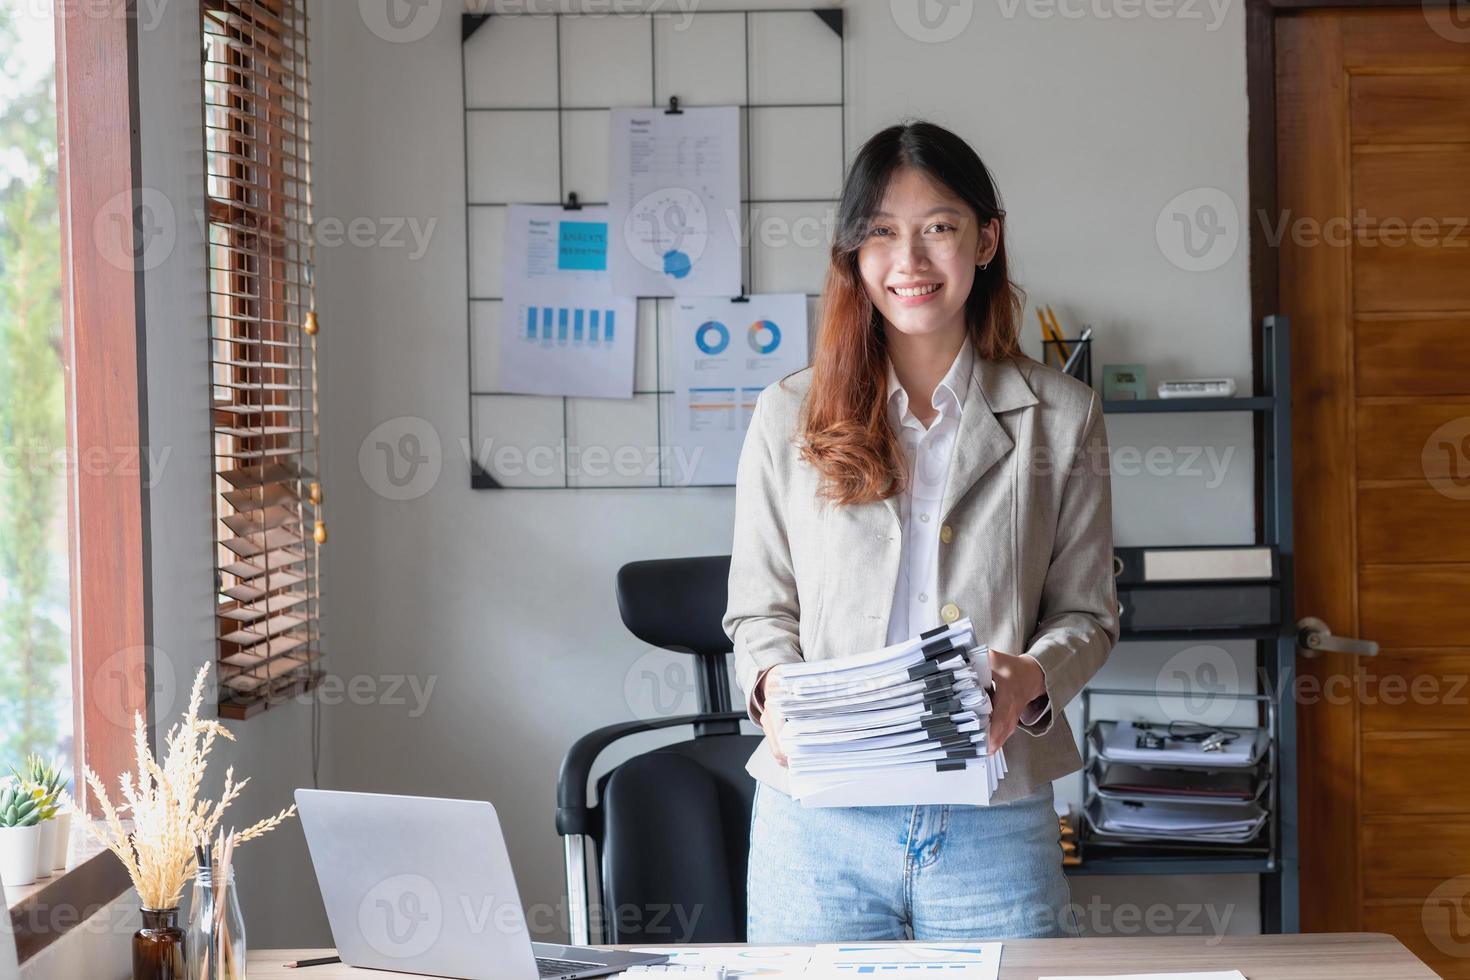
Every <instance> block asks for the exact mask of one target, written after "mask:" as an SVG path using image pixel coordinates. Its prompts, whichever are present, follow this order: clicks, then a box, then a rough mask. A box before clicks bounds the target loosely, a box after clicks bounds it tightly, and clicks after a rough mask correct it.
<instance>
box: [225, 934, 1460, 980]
mask: <svg viewBox="0 0 1470 980" xmlns="http://www.w3.org/2000/svg"><path fill="white" fill-rule="evenodd" d="M327 955H331V950H319V949H263V950H251V951H250V978H251V980H347V978H349V977H350V978H353V980H383V978H385V977H395V976H406V975H407V974H398V973H384V972H382V971H378V970H354V969H351V968H350V967H345V966H341V965H334V966H314V967H312V968H310V969H308V970H288V969H285V968H284V967H283V966H281V964H282V963H287V962H291V961H294V960H297V959H306V958H307V957H311V956H327ZM1169 970H1177V971H1203V970H1239V971H1240V972H1241V973H1244V974H1245V975H1246V977H1247V980H1288V978H1290V980H1430V978H1433V977H1434V976H1435V974H1434V973H1433V972H1432V971H1431V970H1430V969H1429V968H1428V967H1427V966H1425V965H1424V964H1423V963H1421V962H1420V961H1419V960H1418V959H1416V958H1415V956H1414V954H1413V953H1410V952H1409V951H1408V950H1407V949H1405V948H1404V947H1403V945H1402V944H1401V943H1400V942H1399V941H1398V940H1397V939H1395V938H1393V937H1392V936H1387V935H1383V934H1380V933H1317V934H1312V935H1290V936H1223V937H1220V938H1218V939H1213V938H1200V937H1195V936H1135V937H1131V938H1120V939H1016V940H1011V941H1009V942H1007V943H1006V944H1005V949H1004V950H1003V951H1002V953H1001V958H1000V976H1001V980H1035V978H1036V977H1038V976H1053V975H1061V976H1070V975H1090V974H1107V973H1161V972H1164V971H1169Z"/></svg>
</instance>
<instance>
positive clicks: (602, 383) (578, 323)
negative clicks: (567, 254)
mask: <svg viewBox="0 0 1470 980" xmlns="http://www.w3.org/2000/svg"><path fill="white" fill-rule="evenodd" d="M637 310H638V307H637V301H636V300H635V299H633V298H631V297H625V296H615V295H613V294H612V293H611V292H609V291H607V290H606V289H602V288H597V287H593V288H585V287H575V286H572V287H568V286H553V287H536V286H524V285H521V286H516V287H513V288H512V287H509V286H507V289H506V293H505V300H504V302H503V303H502V304H501V310H500V315H501V320H500V330H499V340H500V357H499V365H500V371H499V374H500V376H499V379H498V385H497V388H498V390H499V391H503V392H511V393H515V394H526V395H574V396H581V397H585V398H632V397H633V353H634V343H633V341H634V333H635V331H634V329H633V328H634V318H635V317H636V316H637Z"/></svg>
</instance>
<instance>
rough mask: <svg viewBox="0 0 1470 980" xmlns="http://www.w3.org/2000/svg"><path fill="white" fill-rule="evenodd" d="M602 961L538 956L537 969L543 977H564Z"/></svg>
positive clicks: (597, 964)
mask: <svg viewBox="0 0 1470 980" xmlns="http://www.w3.org/2000/svg"><path fill="white" fill-rule="evenodd" d="M601 965H602V964H601V963H583V962H582V961H581V960H555V959H552V958H551V957H549V956H538V957H536V971H537V973H538V974H540V975H541V976H543V977H564V976H566V975H567V974H568V973H576V972H578V971H579V970H590V969H592V968H593V967H595V966H601Z"/></svg>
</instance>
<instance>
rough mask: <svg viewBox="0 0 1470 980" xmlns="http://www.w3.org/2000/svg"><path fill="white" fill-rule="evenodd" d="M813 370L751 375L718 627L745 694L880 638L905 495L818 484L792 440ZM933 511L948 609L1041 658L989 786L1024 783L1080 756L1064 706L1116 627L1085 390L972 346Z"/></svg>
mask: <svg viewBox="0 0 1470 980" xmlns="http://www.w3.org/2000/svg"><path fill="white" fill-rule="evenodd" d="M810 383H811V369H810V368H808V369H806V370H804V371H800V372H798V373H796V374H794V375H791V376H790V377H789V378H786V379H785V380H783V381H782V382H780V383H778V384H774V385H771V386H769V387H768V388H766V389H765V390H764V391H763V392H762V393H761V395H760V397H759V399H757V401H756V406H755V410H754V415H753V417H752V419H751V424H750V429H749V431H748V433H747V434H746V437H745V444H744V447H743V449H742V450H741V455H740V463H739V468H738V471H737V476H736V481H735V539H734V544H733V547H732V550H731V558H730V598H729V605H728V607H727V608H726V610H725V616H724V628H725V632H726V633H727V634H728V635H729V636H730V639H731V640H732V641H733V643H734V649H735V675H736V679H737V681H738V682H739V684H740V686H741V688H742V689H743V690H744V691H745V692H746V695H747V697H746V706H747V711H751V710H752V706H751V704H750V697H749V695H750V691H751V689H752V687H753V685H754V683H755V679H756V677H757V676H758V675H759V674H760V672H761V671H762V670H764V669H765V668H767V667H770V666H772V665H773V664H778V663H786V662H792V661H797V660H801V659H807V660H821V659H827V658H832V657H842V656H847V655H850V654H854V653H861V652H863V651H866V650H871V649H874V648H877V647H881V646H883V645H884V641H885V640H886V639H887V633H888V616H889V612H890V610H891V608H892V602H893V593H894V585H895V583H896V579H897V576H898V566H899V550H900V547H901V537H900V525H899V512H898V504H897V501H896V500H895V499H893V498H890V499H888V500H884V501H880V502H874V503H869V504H859V505H850V506H839V505H836V504H831V503H828V502H825V501H821V500H819V499H818V495H817V486H818V479H817V473H816V470H815V469H813V468H812V467H811V466H810V465H808V464H807V463H805V462H804V461H802V459H801V458H800V455H799V453H798V451H797V448H796V445H795V438H796V434H797V432H798V431H799V428H798V426H799V422H800V419H801V416H802V406H803V403H804V400H805V395H806V392H807V389H808V387H809V385H810ZM940 521H941V522H942V524H941V530H940V541H941V544H940V554H939V595H938V599H939V601H940V603H941V605H940V614H941V616H942V618H943V619H944V620H945V621H946V622H952V621H954V620H956V619H960V618H962V617H965V616H968V617H970V619H971V621H972V622H973V623H974V626H975V630H976V634H977V638H978V639H979V640H981V641H982V642H985V643H987V644H989V645H990V646H991V647H992V648H994V649H997V650H1002V651H1004V652H1006V653H1025V654H1026V655H1028V656H1032V657H1035V658H1036V660H1037V662H1038V663H1040V664H1041V668H1042V670H1043V672H1044V673H1045V675H1046V691H1047V694H1048V695H1049V696H1050V699H1051V710H1050V711H1049V712H1047V713H1046V714H1045V715H1043V716H1042V718H1041V719H1039V720H1038V721H1037V722H1036V723H1035V724H1033V725H1029V726H1023V727H1022V729H1021V730H1020V731H1018V732H1017V733H1016V734H1015V735H1014V736H1012V737H1011V739H1010V740H1009V741H1008V742H1007V743H1006V746H1005V752H1006V762H1007V764H1008V766H1009V771H1008V773H1007V775H1006V777H1005V779H1003V780H1002V781H1001V784H1000V789H999V791H998V793H997V794H996V795H995V797H993V799H994V801H995V802H1004V801H1006V800H1011V799H1017V798H1019V797H1022V796H1027V795H1030V794H1031V793H1032V792H1034V791H1035V790H1036V789H1038V788H1039V787H1041V786H1042V785H1043V784H1045V783H1049V782H1051V781H1052V780H1054V779H1057V778H1058V777H1060V776H1064V775H1066V774H1068V773H1071V772H1076V771H1077V770H1078V769H1079V768H1080V767H1081V765H1082V760H1081V757H1080V756H1079V755H1078V752H1077V745H1076V741H1075V739H1074V737H1073V734H1072V731H1071V728H1070V726H1069V725H1068V724H1067V719H1066V717H1065V715H1064V714H1063V712H1062V709H1063V708H1064V707H1065V706H1066V704H1067V703H1068V702H1070V701H1071V700H1072V699H1073V698H1074V697H1076V696H1077V693H1078V692H1079V691H1080V690H1081V689H1082V687H1083V685H1084V684H1086V683H1087V681H1088V679H1089V678H1091V677H1092V675H1093V674H1094V673H1096V671H1097V669H1098V668H1099V667H1101V666H1102V664H1103V661H1105V660H1106V659H1107V656H1108V653H1109V652H1110V651H1111V650H1112V648H1113V645H1114V644H1115V643H1117V641H1118V599H1117V592H1116V588H1115V586H1114V584H1113V573H1112V567H1113V530H1112V494H1111V483H1110V480H1109V471H1108V442H1107V430H1106V428H1105V427H1104V424H1103V414H1102V403H1101V401H1100V400H1099V399H1098V397H1097V395H1096V394H1095V393H1094V392H1093V390H1092V389H1091V388H1090V387H1089V386H1087V385H1085V384H1083V383H1082V382H1080V381H1077V380H1076V379H1074V378H1071V377H1068V376H1067V375H1065V374H1063V373H1062V372H1060V371H1058V370H1056V369H1055V368H1051V367H1048V366H1046V365H1043V364H1041V363H1039V362H1037V361H1034V360H1031V359H1029V358H1019V359H1010V360H1004V361H987V360H985V359H983V358H981V357H979V356H978V355H977V356H976V358H975V364H974V368H973V371H972V372H971V377H970V388H969V392H968V394H967V395H966V396H965V404H964V410H963V412H962V413H961V416H960V428H959V433H958V435H957V437H956V442H955V456H954V459H953V462H952V463H951V465H950V471H949V482H948V484H947V486H946V488H945V491H944V497H943V503H942V504H941V507H940ZM754 717H755V715H754V713H753V711H752V718H754ZM766 751H767V749H766V746H765V743H764V742H763V743H762V744H761V748H760V749H759V750H758V754H759V753H762V752H766ZM762 761H764V760H762ZM753 768H761V769H766V770H769V766H767V765H757V764H756V760H753ZM783 772H784V770H783Z"/></svg>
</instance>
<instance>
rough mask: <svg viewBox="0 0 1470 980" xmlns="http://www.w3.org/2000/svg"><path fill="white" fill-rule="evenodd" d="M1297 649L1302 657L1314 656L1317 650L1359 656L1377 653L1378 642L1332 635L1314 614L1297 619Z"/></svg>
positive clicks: (1371, 655) (1329, 629) (1328, 628)
mask: <svg viewBox="0 0 1470 980" xmlns="http://www.w3.org/2000/svg"><path fill="white" fill-rule="evenodd" d="M1296 629H1297V634H1296V645H1297V650H1298V651H1300V652H1301V655H1302V656H1304V657H1315V656H1316V655H1317V653H1318V651H1323V652H1327V653H1351V654H1354V655H1356V656H1359V657H1374V656H1377V655H1378V644H1377V643H1376V642H1374V641H1373V640H1360V639H1358V638H1357V637H1355V636H1334V635H1333V634H1332V629H1331V628H1330V627H1329V626H1328V625H1327V624H1326V623H1324V622H1322V620H1320V619H1318V618H1316V617H1315V616H1308V617H1306V618H1305V619H1299V620H1297V624H1296Z"/></svg>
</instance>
